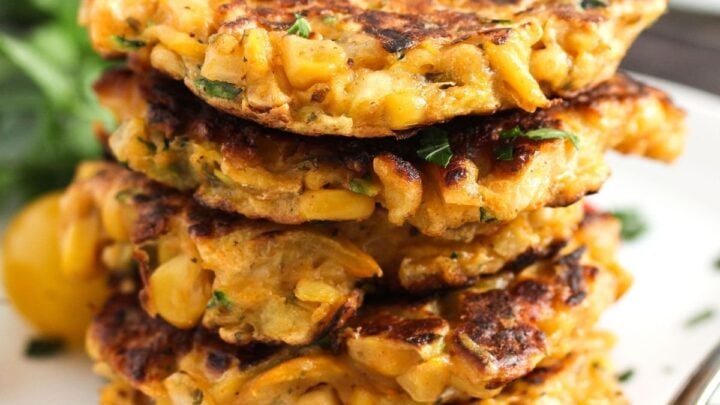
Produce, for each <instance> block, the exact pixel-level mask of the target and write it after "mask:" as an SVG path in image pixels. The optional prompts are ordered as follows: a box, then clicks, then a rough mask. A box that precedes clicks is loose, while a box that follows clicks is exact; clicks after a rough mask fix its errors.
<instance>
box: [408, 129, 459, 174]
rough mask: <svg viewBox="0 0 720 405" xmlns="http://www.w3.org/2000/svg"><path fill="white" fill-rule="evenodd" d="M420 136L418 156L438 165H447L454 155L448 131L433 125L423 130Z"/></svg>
mask: <svg viewBox="0 0 720 405" xmlns="http://www.w3.org/2000/svg"><path fill="white" fill-rule="evenodd" d="M420 136H421V138H420V149H418V151H417V154H418V156H420V157H421V158H423V159H425V160H427V161H428V162H431V163H435V164H436V165H438V166H442V167H447V166H448V165H449V164H450V159H452V157H453V153H452V150H451V149H450V141H449V140H448V134H447V132H445V131H443V130H441V129H437V128H432V127H431V128H428V129H425V130H423V131H422V132H421V133H420Z"/></svg>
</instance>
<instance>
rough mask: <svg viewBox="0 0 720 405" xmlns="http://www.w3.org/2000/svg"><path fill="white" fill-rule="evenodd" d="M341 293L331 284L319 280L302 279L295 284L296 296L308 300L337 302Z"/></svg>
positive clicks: (301, 299)
mask: <svg viewBox="0 0 720 405" xmlns="http://www.w3.org/2000/svg"><path fill="white" fill-rule="evenodd" d="M339 296H340V293H339V292H338V291H337V290H336V289H335V288H334V287H333V286H331V285H329V284H327V283H324V282H322V281H318V280H309V279H302V280H300V281H298V283H297V285H295V297H297V298H298V299H299V300H300V301H307V302H335V301H336V300H337V299H338V298H339Z"/></svg>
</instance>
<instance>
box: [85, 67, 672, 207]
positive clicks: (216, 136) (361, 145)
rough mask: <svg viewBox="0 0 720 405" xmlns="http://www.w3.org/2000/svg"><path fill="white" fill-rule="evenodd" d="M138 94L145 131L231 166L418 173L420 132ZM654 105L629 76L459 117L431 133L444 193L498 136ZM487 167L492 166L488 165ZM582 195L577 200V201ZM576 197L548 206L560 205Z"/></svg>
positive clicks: (114, 77)
mask: <svg viewBox="0 0 720 405" xmlns="http://www.w3.org/2000/svg"><path fill="white" fill-rule="evenodd" d="M130 77H131V76H130V75H129V74H128V72H126V71H122V70H111V71H108V72H106V73H105V74H104V75H103V77H102V78H101V80H100V81H98V82H97V83H96V85H95V89H96V91H97V92H98V93H99V94H103V93H111V92H113V91H116V89H117V87H118V86H122V85H123V83H124V85H125V86H127V85H130V84H131V83H129V82H128V79H129V78H130ZM139 79H140V80H141V82H142V94H143V96H144V98H145V100H146V101H147V103H148V110H147V117H148V124H149V126H150V128H151V131H153V132H158V133H160V134H162V135H163V137H164V138H165V139H168V140H172V139H173V138H176V137H188V138H189V140H190V141H191V142H198V143H201V142H212V143H215V144H217V145H218V148H219V149H220V151H221V153H223V155H225V156H227V157H228V158H229V159H231V160H238V161H245V162H248V163H253V162H254V163H259V162H260V155H259V151H258V149H257V147H256V145H257V144H258V141H259V140H260V138H264V139H265V140H267V141H269V142H275V143H277V144H279V145H283V146H284V147H286V148H290V149H293V150H294V153H295V154H296V155H300V154H304V155H306V156H308V160H307V164H313V162H317V161H320V160H324V161H329V162H334V163H336V164H340V165H342V166H344V167H345V168H347V169H348V170H351V171H352V172H355V173H357V176H358V177H362V176H364V175H366V174H368V173H370V171H371V170H372V160H373V158H375V157H376V156H379V155H384V156H387V157H388V158H390V159H389V161H390V162H393V164H394V166H395V171H396V172H397V173H401V174H403V176H405V177H406V178H407V179H408V180H415V179H417V178H418V177H419V168H420V167H421V166H422V165H424V164H426V162H425V161H424V160H422V159H420V158H419V157H418V155H417V150H418V149H420V146H419V140H420V137H416V136H414V135H417V134H418V133H420V132H422V130H412V131H406V132H404V133H402V134H399V135H398V136H397V137H395V138H380V139H352V138H351V139H348V138H347V137H338V136H323V137H322V138H311V137H305V136H300V135H296V134H292V133H288V132H283V131H279V130H275V129H271V128H266V127H263V126H260V125H258V124H255V123H253V122H250V121H246V120H243V119H240V118H237V117H235V116H233V115H231V114H227V113H223V112H220V111H219V110H216V109H214V108H212V107H210V106H209V105H207V104H206V103H204V102H202V101H201V100H200V99H198V98H197V97H195V96H194V95H193V94H192V93H191V92H190V91H189V90H187V88H186V87H185V86H184V85H182V83H180V82H177V81H174V80H171V79H167V78H165V77H164V76H162V75H161V74H158V73H148V74H147V75H145V76H143V77H141V78H139ZM650 97H652V98H657V99H658V100H660V101H661V102H662V103H663V104H665V105H666V106H667V108H669V109H672V110H677V108H676V107H675V106H674V105H673V103H672V101H671V100H670V99H669V97H668V96H667V95H666V94H665V93H663V92H662V91H660V90H658V89H655V88H653V87H650V86H647V85H644V84H642V83H640V82H638V81H636V80H634V79H632V78H631V77H629V76H626V75H623V74H618V75H616V76H615V77H613V78H612V79H611V80H609V81H607V82H605V83H603V84H601V85H599V86H597V87H595V88H593V89H592V90H590V91H588V92H585V93H581V94H579V95H578V96H576V97H575V98H571V99H568V100H564V101H558V102H556V103H554V105H553V106H552V107H550V108H548V109H546V110H538V111H536V112H534V113H530V112H526V111H512V112H501V113H498V114H495V115H493V116H490V117H460V118H456V119H454V120H452V121H450V122H447V123H444V124H438V125H436V126H434V127H435V128H438V129H441V130H443V131H445V132H446V133H447V134H448V138H449V141H450V145H451V149H452V151H453V156H454V157H453V160H452V162H451V163H450V165H449V166H448V167H447V168H444V169H442V173H443V176H442V179H443V182H444V186H445V187H452V186H453V185H455V184H458V183H460V182H462V181H463V180H464V179H465V177H466V175H467V173H465V172H464V171H463V170H462V169H459V168H458V167H457V164H459V163H458V162H460V161H462V160H463V159H469V160H479V159H482V160H485V159H486V158H487V157H488V156H490V155H491V154H492V151H493V150H495V149H496V148H497V147H502V146H507V145H509V143H508V141H507V140H502V139H500V134H501V133H502V132H504V131H508V130H511V129H513V128H515V127H519V128H520V129H522V130H524V131H528V130H532V129H536V128H562V121H561V119H560V118H559V117H560V114H562V113H563V112H565V111H568V110H573V111H578V112H582V111H592V110H593V109H595V108H596V107H597V106H598V105H599V104H601V103H604V102H608V101H613V100H615V101H626V100H632V99H641V98H650ZM544 142H545V141H533V140H530V139H527V138H520V139H516V140H514V141H513V145H514V153H513V159H512V160H510V161H495V162H494V164H493V167H492V170H493V173H497V174H498V175H503V173H507V174H513V173H517V172H519V171H521V170H522V169H523V167H525V165H527V164H528V163H529V162H530V161H531V159H532V157H533V156H534V155H535V154H536V153H537V152H538V151H539V150H540V149H541V147H542V145H543V143H544ZM491 160H493V159H491ZM583 195H584V194H583ZM583 195H578V196H577V198H574V199H570V200H563V201H558V202H556V203H554V205H555V206H565V205H569V204H571V203H572V202H575V201H577V200H579V199H580V198H581V197H582V196H583Z"/></svg>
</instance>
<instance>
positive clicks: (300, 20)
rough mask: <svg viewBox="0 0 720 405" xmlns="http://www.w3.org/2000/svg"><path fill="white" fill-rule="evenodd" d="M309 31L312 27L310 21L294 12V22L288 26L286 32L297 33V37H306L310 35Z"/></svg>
mask: <svg viewBox="0 0 720 405" xmlns="http://www.w3.org/2000/svg"><path fill="white" fill-rule="evenodd" d="M323 22H324V19H323ZM311 31H312V28H311V27H310V23H309V22H308V20H306V19H305V17H303V16H302V14H299V13H296V14H295V22H294V23H293V25H291V26H290V28H288V30H287V33H288V34H290V35H297V36H299V37H303V38H307V37H309V36H310V32H311Z"/></svg>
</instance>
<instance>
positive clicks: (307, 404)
mask: <svg viewBox="0 0 720 405" xmlns="http://www.w3.org/2000/svg"><path fill="white" fill-rule="evenodd" d="M295 403H296V404H297V405H341V404H342V402H340V399H338V397H337V394H336V393H335V390H334V389H333V388H332V387H330V386H328V385H321V386H319V387H318V388H315V389H313V390H312V391H309V392H306V393H305V394H302V395H301V396H300V397H299V398H298V399H297V401H296V402H295Z"/></svg>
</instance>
